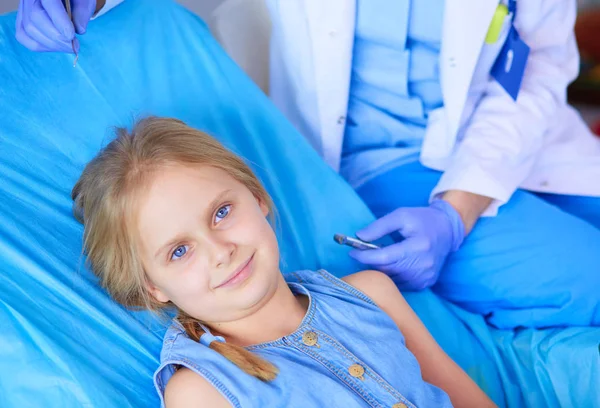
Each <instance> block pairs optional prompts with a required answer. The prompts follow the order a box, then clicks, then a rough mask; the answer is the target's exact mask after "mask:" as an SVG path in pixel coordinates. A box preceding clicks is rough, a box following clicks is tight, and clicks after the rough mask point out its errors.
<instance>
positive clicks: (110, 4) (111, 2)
mask: <svg viewBox="0 0 600 408" xmlns="http://www.w3.org/2000/svg"><path fill="white" fill-rule="evenodd" d="M124 1H125V0H106V3H105V4H104V7H102V8H101V9H100V10H98V12H97V13H96V14H95V15H94V16H93V17H92V20H93V19H95V18H98V17H100V16H101V15H102V14H104V13H106V12H108V11H109V10H111V9H113V8H115V7H116V6H118V5H119V4H121V3H123V2H124Z"/></svg>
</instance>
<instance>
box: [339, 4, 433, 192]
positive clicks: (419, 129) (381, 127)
mask: <svg viewBox="0 0 600 408" xmlns="http://www.w3.org/2000/svg"><path fill="white" fill-rule="evenodd" d="M443 13H444V1H443V0H416V1H411V0H400V1H397V0H358V1H357V2H356V28H355V35H354V48H353V56H352V77H351V83H350V95H349V101H348V118H347V121H346V131H345V135H344V143H343V147H342V163H341V174H342V175H343V176H344V178H345V179H346V180H348V182H349V183H350V184H351V185H352V186H353V187H355V188H356V187H358V186H360V185H362V184H363V183H365V182H366V181H368V180H369V179H371V178H372V177H374V176H376V175H377V174H380V173H381V172H382V171H385V170H386V169H389V168H390V167H393V166H396V165H400V164H402V163H407V162H412V161H415V160H417V158H418V155H419V152H420V150H421V143H422V140H423V136H424V134H425V128H426V126H427V119H428V114H429V112H430V111H432V110H433V109H436V108H440V107H441V106H442V105H443V100H442V89H441V85H440V79H439V52H440V42H441V35H442V20H443Z"/></svg>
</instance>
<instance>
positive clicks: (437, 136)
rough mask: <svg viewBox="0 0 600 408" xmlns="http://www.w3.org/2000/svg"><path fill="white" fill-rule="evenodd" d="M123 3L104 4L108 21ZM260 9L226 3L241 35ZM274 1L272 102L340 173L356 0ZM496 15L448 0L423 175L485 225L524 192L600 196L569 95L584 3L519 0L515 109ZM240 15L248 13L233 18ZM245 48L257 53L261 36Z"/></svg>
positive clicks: (591, 147) (492, 3) (489, 5)
mask: <svg viewBox="0 0 600 408" xmlns="http://www.w3.org/2000/svg"><path fill="white" fill-rule="evenodd" d="M120 1H121V0H107V6H108V7H105V9H104V10H102V11H103V12H104V11H105V10H106V9H108V8H110V6H113V5H114V4H116V3H119V2H120ZM256 1H257V0H229V1H228V2H225V3H230V4H229V5H227V6H228V7H227V13H226V14H227V15H229V16H231V17H229V21H231V22H232V24H234V25H235V26H236V27H241V26H242V24H240V18H244V17H243V16H244V15H246V16H248V17H247V18H248V19H253V17H252V16H250V14H251V13H248V11H247V10H248V3H249V2H253V3H256ZM265 1H266V3H267V6H268V10H269V14H270V17H271V24H272V31H271V44H270V46H271V49H270V81H269V88H270V96H271V98H272V100H273V102H274V103H275V104H276V105H277V107H278V108H279V109H280V110H281V111H282V112H283V113H284V114H285V115H286V116H287V117H288V119H289V120H290V121H291V122H292V123H293V124H294V125H295V127H296V128H297V129H298V130H299V131H300V132H301V133H302V134H303V135H304V136H305V137H306V138H307V139H308V140H309V141H310V143H311V144H312V145H313V147H314V148H315V149H316V150H317V151H318V152H319V154H320V155H321V156H322V157H323V158H324V160H325V161H326V162H327V163H328V164H329V165H330V166H331V167H332V168H333V169H334V170H336V171H338V170H339V166H340V160H341V150H342V141H343V136H344V128H345V118H346V115H347V107H348V94H349V87H350V73H351V64H352V47H353V40H354V24H355V18H356V0H326V1H324V0H265ZM412 1H419V0H412ZM498 4H499V3H498V0H445V6H444V7H445V9H444V21H443V29H442V42H441V52H440V61H439V66H440V78H441V86H442V93H443V99H444V101H443V102H444V105H443V107H442V108H440V109H437V110H435V111H433V112H431V113H430V117H429V122H428V126H427V130H426V134H425V138H424V141H423V148H422V153H421V162H422V163H423V165H425V166H427V167H430V168H433V169H436V170H440V171H443V172H444V174H443V176H442V178H441V180H440V182H439V183H438V185H437V186H436V188H435V189H434V190H433V191H432V194H431V196H432V197H434V196H435V195H437V194H439V193H442V192H444V191H448V190H462V191H468V192H472V193H476V194H481V195H484V196H488V197H492V198H494V204H492V205H491V206H490V208H489V209H488V210H487V211H486V213H485V214H484V215H493V214H495V212H496V210H497V207H498V206H499V205H501V204H503V203H506V202H507V201H508V200H509V199H510V197H511V195H512V194H513V193H514V191H515V190H516V189H517V188H519V187H520V188H523V189H527V190H532V191H539V192H549V193H558V194H572V195H587V196H596V197H600V138H598V137H596V136H594V135H593V134H592V132H591V131H590V130H589V129H588V127H587V126H586V125H585V123H584V122H583V120H582V119H581V117H580V116H579V114H578V113H577V112H576V111H575V110H574V109H573V108H571V107H570V106H569V105H568V104H567V102H566V88H567V85H568V84H569V83H570V82H571V81H572V80H573V79H574V78H575V77H576V76H577V73H578V70H579V55H578V52H577V47H576V42H575V37H574V34H573V25H574V22H575V17H576V1H575V0H517V15H516V18H515V22H514V24H515V27H516V28H517V30H518V32H519V34H520V36H521V38H522V39H523V40H524V41H525V42H526V43H527V44H528V45H529V47H530V49H531V51H530V54H529V59H528V61H527V66H526V69H525V74H524V77H523V81H522V84H521V89H520V92H519V96H518V99H517V101H516V102H515V101H513V99H512V98H511V97H510V96H509V95H508V94H507V93H506V91H505V90H504V89H503V88H502V87H501V86H500V85H499V84H498V83H497V82H496V81H495V80H494V79H493V78H492V77H491V76H490V74H489V73H490V69H491V67H492V64H493V63H494V61H495V59H496V57H497V55H498V53H499V51H500V49H501V47H502V45H503V43H504V40H505V39H506V36H507V34H508V29H509V28H510V23H511V16H510V15H509V16H508V17H506V19H505V22H504V26H503V28H502V31H501V34H500V37H499V39H498V41H496V42H495V43H494V44H491V45H490V44H486V43H485V41H484V38H485V36H486V33H487V30H488V27H489V25H490V22H491V21H492V17H493V15H494V12H495V10H496V8H497V6H498ZM235 7H238V8H239V9H243V11H241V12H240V13H237V15H235V14H236V13H235ZM221 14H224V13H221ZM234 15H235V17H233V16H234ZM240 16H241V17H240ZM221 20H222V21H221V22H220V24H221V25H225V24H227V21H228V17H227V16H225V17H224V18H222V19H221ZM255 23H256V22H255V21H254V22H253V23H252V24H255ZM252 24H250V25H252ZM230 29H231V28H230ZM242 39H244V40H242ZM237 40H239V41H246V44H244V46H243V47H242V45H240V47H241V48H244V49H246V48H247V49H252V36H249V35H243V36H242V35H240V36H239V37H237ZM240 47H238V48H240Z"/></svg>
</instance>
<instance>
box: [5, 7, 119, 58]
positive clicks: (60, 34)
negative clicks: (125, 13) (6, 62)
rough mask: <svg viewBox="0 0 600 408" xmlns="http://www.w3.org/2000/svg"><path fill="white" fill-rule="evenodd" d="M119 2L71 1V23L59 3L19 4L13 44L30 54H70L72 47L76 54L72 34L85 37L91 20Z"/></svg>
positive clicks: (76, 49) (77, 44)
mask: <svg viewBox="0 0 600 408" xmlns="http://www.w3.org/2000/svg"><path fill="white" fill-rule="evenodd" d="M122 1H123V0H71V8H72V14H73V21H72V22H71V21H70V20H69V17H68V15H67V12H66V10H65V6H64V5H63V3H62V1H61V0H21V1H20V3H19V9H18V11H17V23H16V37H17V40H18V41H19V42H20V43H21V44H23V45H24V46H25V47H27V48H29V49H30V50H32V51H40V52H68V53H72V52H73V46H74V47H75V51H78V49H79V41H78V40H77V38H75V33H77V34H85V32H86V30H87V25H88V23H89V21H90V20H91V19H92V18H93V17H94V16H98V15H101V14H104V13H105V12H106V11H108V10H109V9H111V8H112V7H114V6H116V5H117V4H119V3H121V2H122ZM73 40H74V44H71V42H72V41H73Z"/></svg>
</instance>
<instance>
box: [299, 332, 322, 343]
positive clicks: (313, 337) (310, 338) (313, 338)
mask: <svg viewBox="0 0 600 408" xmlns="http://www.w3.org/2000/svg"><path fill="white" fill-rule="evenodd" d="M318 339H319V337H318V336H317V333H315V332H306V333H304V334H303V335H302V343H304V344H306V345H307V346H314V345H315V344H317V340H318Z"/></svg>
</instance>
